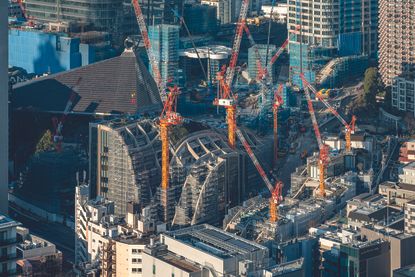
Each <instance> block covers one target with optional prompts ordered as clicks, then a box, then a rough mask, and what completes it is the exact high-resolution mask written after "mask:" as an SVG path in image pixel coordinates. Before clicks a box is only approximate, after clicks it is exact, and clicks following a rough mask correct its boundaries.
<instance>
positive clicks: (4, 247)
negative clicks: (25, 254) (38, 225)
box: [0, 214, 20, 276]
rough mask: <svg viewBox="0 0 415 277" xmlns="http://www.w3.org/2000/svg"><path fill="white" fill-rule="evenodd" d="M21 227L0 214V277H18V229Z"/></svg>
mask: <svg viewBox="0 0 415 277" xmlns="http://www.w3.org/2000/svg"><path fill="white" fill-rule="evenodd" d="M19 225H20V223H18V222H16V221H14V220H12V219H11V218H9V217H7V216H5V215H3V214H0V276H16V260H17V252H16V244H17V240H16V228H17V226H19Z"/></svg>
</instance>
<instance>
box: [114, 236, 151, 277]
mask: <svg viewBox="0 0 415 277" xmlns="http://www.w3.org/2000/svg"><path fill="white" fill-rule="evenodd" d="M144 248H145V245H144V244H127V243H122V242H119V241H116V250H115V253H116V255H117V258H116V268H117V275H118V276H125V277H128V276H137V277H141V276H148V275H143V273H142V269H143V250H144ZM133 249H135V250H138V251H136V252H134V253H133ZM133 268H135V269H136V270H137V273H133Z"/></svg>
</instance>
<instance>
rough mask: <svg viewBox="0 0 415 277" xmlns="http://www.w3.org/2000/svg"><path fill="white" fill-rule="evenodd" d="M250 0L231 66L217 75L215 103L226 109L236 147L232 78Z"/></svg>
mask: <svg viewBox="0 0 415 277" xmlns="http://www.w3.org/2000/svg"><path fill="white" fill-rule="evenodd" d="M248 5H249V0H243V1H242V5H241V11H240V14H239V20H238V25H237V28H236V33H235V39H234V41H233V47H232V54H231V60H230V62H229V66H228V68H227V69H226V67H222V70H221V71H220V72H219V73H218V75H217V80H218V88H219V98H215V100H214V101H213V104H214V105H216V106H222V107H224V108H225V109H226V117H227V121H228V144H229V146H230V147H231V148H232V149H235V131H236V96H234V95H233V93H232V91H231V86H232V80H233V77H234V75H235V67H236V62H237V60H238V55H239V48H240V46H241V41H242V35H243V28H244V24H245V20H246V15H247V13H248Z"/></svg>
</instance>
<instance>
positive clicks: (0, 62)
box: [0, 1, 9, 214]
mask: <svg viewBox="0 0 415 277" xmlns="http://www.w3.org/2000/svg"><path fill="white" fill-rule="evenodd" d="M7 5H8V1H0V213H4V214H6V213H7V207H8V200H7V194H8V193H7V192H8V178H7V176H8V153H9V151H8V149H9V148H8V136H9V135H8V131H9V118H8V115H9V112H8V106H9V101H8V98H9V93H8V89H9V86H8V58H7V57H8V54H7V51H8V32H7V18H8V17H7V13H8V9H7Z"/></svg>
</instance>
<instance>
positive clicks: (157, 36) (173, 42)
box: [148, 24, 180, 83]
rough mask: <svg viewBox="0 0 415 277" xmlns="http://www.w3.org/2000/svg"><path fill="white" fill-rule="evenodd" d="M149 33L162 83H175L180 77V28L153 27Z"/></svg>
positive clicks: (175, 26)
mask: <svg viewBox="0 0 415 277" xmlns="http://www.w3.org/2000/svg"><path fill="white" fill-rule="evenodd" d="M148 32H149V38H150V41H151V47H152V48H153V51H154V55H155V58H156V61H157V64H158V68H159V70H160V74H161V78H162V82H164V83H168V82H174V80H176V79H177V77H178V76H177V75H178V73H177V70H178V67H179V33H180V27H179V26H177V25H168V24H159V25H152V26H149V31H148ZM150 71H151V72H153V71H152V70H150Z"/></svg>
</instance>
